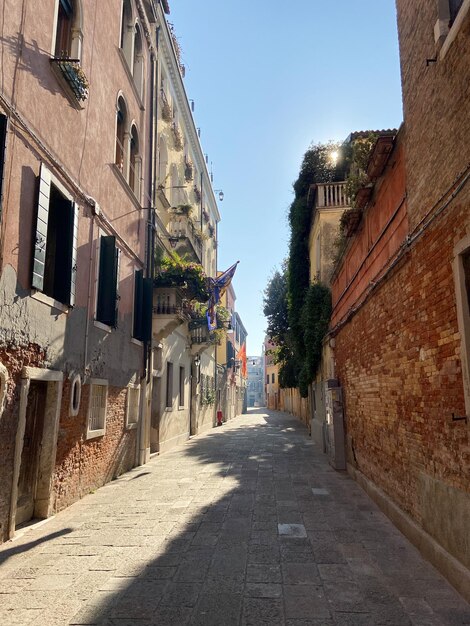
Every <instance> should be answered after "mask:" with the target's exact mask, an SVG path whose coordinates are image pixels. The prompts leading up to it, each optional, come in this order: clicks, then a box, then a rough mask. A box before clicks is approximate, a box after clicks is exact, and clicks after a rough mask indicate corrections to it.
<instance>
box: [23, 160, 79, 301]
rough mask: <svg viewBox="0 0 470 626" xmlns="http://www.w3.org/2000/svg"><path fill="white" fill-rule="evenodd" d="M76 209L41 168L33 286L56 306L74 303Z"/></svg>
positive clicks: (73, 203) (66, 195)
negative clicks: (51, 299)
mask: <svg viewBox="0 0 470 626" xmlns="http://www.w3.org/2000/svg"><path fill="white" fill-rule="evenodd" d="M77 237H78V207H77V205H76V204H75V202H73V200H72V197H71V196H70V195H69V194H68V192H67V191H66V190H65V189H64V188H63V187H62V186H61V185H60V184H59V183H57V182H56V181H55V179H53V177H52V174H51V172H50V171H49V170H48V169H47V168H46V167H45V166H44V165H41V173H40V177H39V199H38V207H37V218H36V233H35V236H34V251H33V270H32V281H31V282H32V286H33V287H34V288H35V289H38V290H39V291H42V292H43V293H44V294H46V295H47V296H50V297H51V298H54V300H57V301H58V302H61V303H62V304H65V305H70V306H72V305H73V304H74V301H75V281H76V273H77V266H76V259H77Z"/></svg>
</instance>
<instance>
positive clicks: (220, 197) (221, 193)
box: [214, 189, 224, 202]
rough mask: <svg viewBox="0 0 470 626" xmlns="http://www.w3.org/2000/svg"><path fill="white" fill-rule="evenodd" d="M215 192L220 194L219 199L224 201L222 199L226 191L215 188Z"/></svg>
mask: <svg viewBox="0 0 470 626" xmlns="http://www.w3.org/2000/svg"><path fill="white" fill-rule="evenodd" d="M214 193H218V194H219V200H220V201H221V202H222V200H223V199H224V192H223V191H222V189H214Z"/></svg>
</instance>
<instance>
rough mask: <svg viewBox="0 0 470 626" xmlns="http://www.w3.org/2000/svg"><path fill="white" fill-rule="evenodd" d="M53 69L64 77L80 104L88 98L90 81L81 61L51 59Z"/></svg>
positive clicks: (60, 58) (59, 58)
mask: <svg viewBox="0 0 470 626" xmlns="http://www.w3.org/2000/svg"><path fill="white" fill-rule="evenodd" d="M51 64H52V67H53V68H54V69H55V71H56V73H57V74H58V75H60V76H61V77H62V79H63V80H64V81H65V83H66V85H67V86H68V88H69V89H70V91H71V92H72V94H73V96H74V97H75V98H76V100H77V101H78V102H82V101H84V100H86V99H87V98H88V87H89V85H88V80H87V77H86V76H85V72H84V71H83V69H82V67H81V65H80V60H79V59H66V58H62V57H58V58H55V59H51Z"/></svg>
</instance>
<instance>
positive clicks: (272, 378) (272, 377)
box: [271, 372, 274, 385]
mask: <svg viewBox="0 0 470 626" xmlns="http://www.w3.org/2000/svg"><path fill="white" fill-rule="evenodd" d="M271 382H272V384H273V385H274V372H273V373H272V374H271Z"/></svg>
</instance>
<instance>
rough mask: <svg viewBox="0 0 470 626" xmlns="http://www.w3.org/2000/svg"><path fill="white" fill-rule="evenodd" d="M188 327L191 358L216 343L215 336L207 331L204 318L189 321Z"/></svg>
mask: <svg viewBox="0 0 470 626" xmlns="http://www.w3.org/2000/svg"><path fill="white" fill-rule="evenodd" d="M188 327H189V334H190V342H191V354H192V355H193V356H196V355H197V354H200V353H201V352H204V350H206V349H207V348H209V347H210V346H213V345H215V344H216V343H217V342H218V339H217V335H216V334H215V333H214V332H211V331H209V328H208V327H207V319H206V318H205V317H200V318H196V319H193V320H191V321H190V322H189V324H188Z"/></svg>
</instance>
